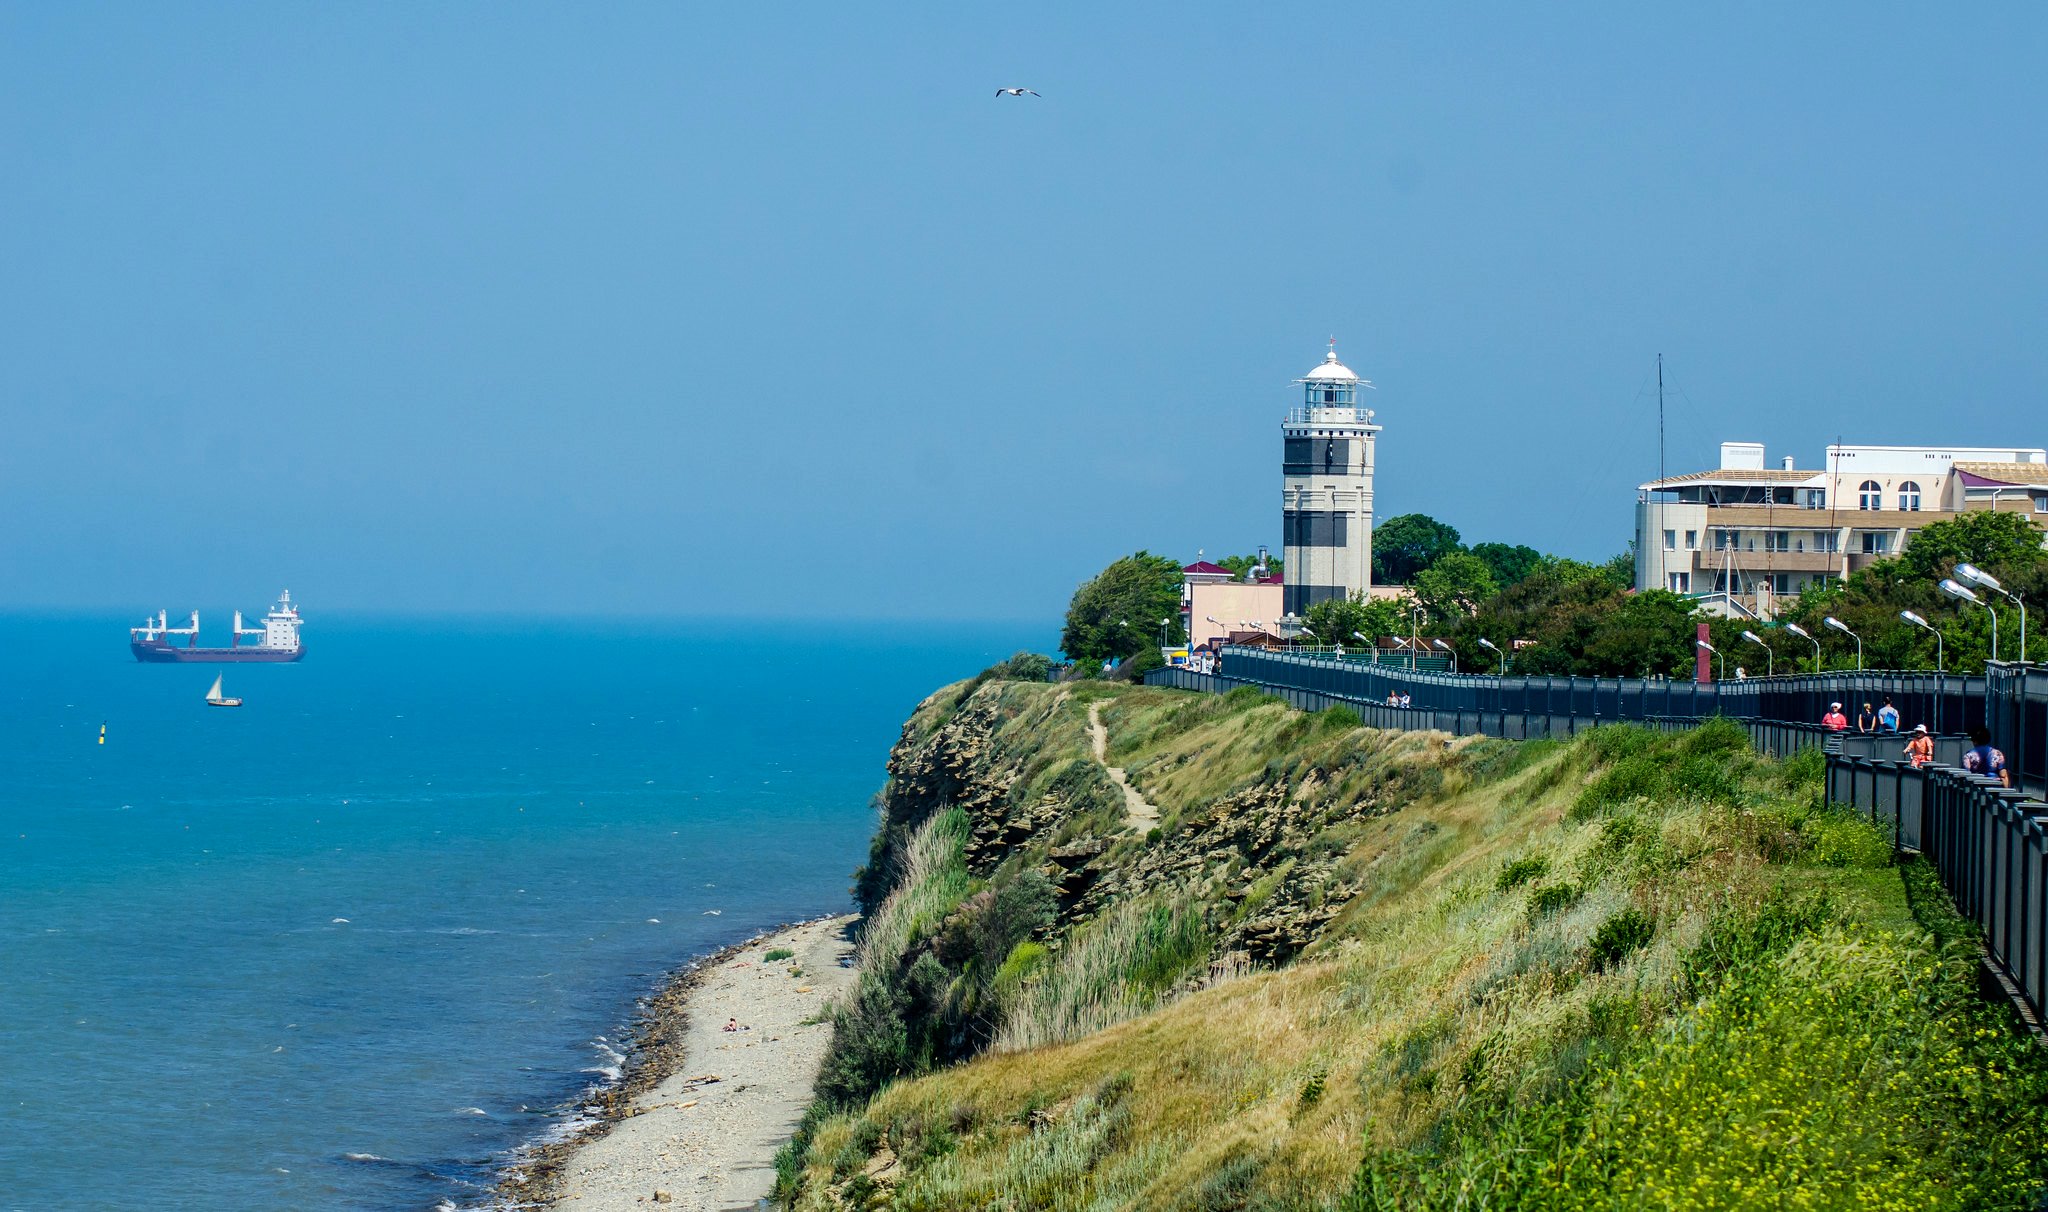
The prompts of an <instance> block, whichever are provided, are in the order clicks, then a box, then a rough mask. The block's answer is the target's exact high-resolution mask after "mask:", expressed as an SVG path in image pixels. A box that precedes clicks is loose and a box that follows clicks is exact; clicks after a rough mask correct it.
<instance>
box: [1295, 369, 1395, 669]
mask: <svg viewBox="0 0 2048 1212" xmlns="http://www.w3.org/2000/svg"><path fill="white" fill-rule="evenodd" d="M1295 381H1296V382H1297V383H1300V384H1301V385H1302V401H1301V405H1300V406H1299V407H1297V408H1295V409H1292V410H1290V411H1289V412H1288V414H1287V419H1286V421H1284V422H1283V423H1282V424H1281V434H1282V438H1283V446H1282V454H1281V468H1280V479H1281V489H1280V536H1281V545H1282V548H1283V551H1284V560H1285V563H1284V564H1283V565H1282V569H1281V572H1282V576H1283V577H1284V578H1285V583H1286V596H1285V598H1284V603H1285V606H1286V611H1287V621H1288V622H1289V623H1296V624H1298V623H1299V622H1300V620H1301V616H1302V615H1304V614H1306V613H1307V612H1308V608H1309V607H1310V606H1313V605H1315V604H1316V603H1317V602H1320V601H1322V600H1324V599H1325V598H1348V597H1350V596H1351V595H1352V594H1354V593H1357V592H1359V591H1361V590H1364V589H1367V588H1370V587H1371V585H1372V462H1373V456H1372V446H1373V436H1374V435H1375V434H1377V433H1379V431H1380V427H1379V426H1377V425H1375V424H1373V423H1372V410H1371V409H1369V408H1364V407H1361V405H1360V400H1359V394H1358V393H1359V392H1361V391H1363V390H1365V389H1366V388H1369V387H1371V386H1372V384H1371V383H1368V382H1366V381H1365V380H1364V379H1361V378H1359V377H1358V376H1357V375H1356V374H1353V373H1352V371H1351V368H1350V367H1348V366H1346V365H1344V364H1343V363H1342V362H1339V361H1338V360H1337V341H1336V339H1335V338H1334V337H1333V338H1331V340H1330V352H1329V353H1328V354H1326V355H1324V357H1323V362H1322V365H1320V366H1318V367H1316V368H1315V369H1314V370H1311V371H1309V372H1308V373H1307V374H1306V375H1303V376H1302V377H1301V378H1300V379H1297V380H1295ZM1321 638H1322V639H1323V640H1324V641H1325V642H1328V643H1342V642H1344V641H1346V640H1348V639H1350V638H1351V637H1349V636H1324V637H1321Z"/></svg>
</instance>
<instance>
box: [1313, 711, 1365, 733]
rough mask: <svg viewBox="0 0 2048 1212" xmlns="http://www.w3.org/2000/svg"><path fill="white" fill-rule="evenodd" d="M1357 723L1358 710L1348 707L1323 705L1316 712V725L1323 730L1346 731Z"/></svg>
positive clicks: (1356, 725)
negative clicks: (1323, 706)
mask: <svg viewBox="0 0 2048 1212" xmlns="http://www.w3.org/2000/svg"><path fill="white" fill-rule="evenodd" d="M1359 723H1360V720H1359V718H1358V712H1356V711H1354V710H1352V709H1351V708H1349V707H1325V708H1323V709H1322V710H1321V711H1318V712H1316V727H1317V728H1319V729H1321V730H1323V731H1325V732H1348V731H1350V730H1351V729H1353V728H1356V727H1358V726H1359Z"/></svg>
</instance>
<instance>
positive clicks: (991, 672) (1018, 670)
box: [981, 652, 1053, 682]
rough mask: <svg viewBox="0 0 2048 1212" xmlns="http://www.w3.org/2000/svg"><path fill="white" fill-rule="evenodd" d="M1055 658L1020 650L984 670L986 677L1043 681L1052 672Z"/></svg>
mask: <svg viewBox="0 0 2048 1212" xmlns="http://www.w3.org/2000/svg"><path fill="white" fill-rule="evenodd" d="M1052 670H1053V659H1052V658H1051V657H1049V656H1045V655H1044V654H1042V653H1037V652H1020V653H1017V654H1016V655H1015V656H1012V657H1011V658H1010V659H1008V660H1006V661H998V662H997V663H995V664H993V665H990V666H989V667H988V668H987V669H984V670H982V672H981V676H982V678H984V679H990V678H1004V679H1008V680H1009V681H1013V682H1043V681H1045V680H1046V678H1047V677H1048V676H1049V675H1050V674H1051V673H1052Z"/></svg>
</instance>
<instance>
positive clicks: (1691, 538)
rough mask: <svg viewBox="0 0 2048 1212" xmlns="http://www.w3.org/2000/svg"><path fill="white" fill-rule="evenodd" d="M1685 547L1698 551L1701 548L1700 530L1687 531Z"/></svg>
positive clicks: (1688, 549)
mask: <svg viewBox="0 0 2048 1212" xmlns="http://www.w3.org/2000/svg"><path fill="white" fill-rule="evenodd" d="M1685 549H1686V550H1687V551H1698V550H1699V549H1700V532H1699V531H1697V530H1688V531H1686V532H1685Z"/></svg>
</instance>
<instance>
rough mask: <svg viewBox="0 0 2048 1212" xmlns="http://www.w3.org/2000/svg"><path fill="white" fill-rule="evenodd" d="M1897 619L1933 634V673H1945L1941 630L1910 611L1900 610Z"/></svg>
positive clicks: (1945, 662) (1945, 665) (1945, 661)
mask: <svg viewBox="0 0 2048 1212" xmlns="http://www.w3.org/2000/svg"><path fill="white" fill-rule="evenodd" d="M1899 617H1900V618H1902V619H1904V620H1906V621H1907V622H1908V623H1911V624H1912V625H1913V626H1915V627H1918V628H1920V629H1921V630H1922V631H1926V632H1930V633H1932V634H1933V636H1934V672H1936V673H1947V672H1948V658H1947V657H1946V656H1945V655H1944V653H1943V648H1944V647H1945V645H1943V644H1942V642H1941V630H1940V629H1939V628H1937V627H1936V626H1935V625H1934V624H1932V623H1930V622H1928V621H1927V620H1926V619H1923V618H1921V617H1920V616H1919V615H1917V614H1914V613H1913V612H1912V611H1910V610H1901V611H1900V612H1899Z"/></svg>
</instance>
